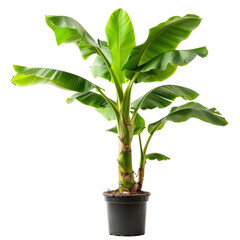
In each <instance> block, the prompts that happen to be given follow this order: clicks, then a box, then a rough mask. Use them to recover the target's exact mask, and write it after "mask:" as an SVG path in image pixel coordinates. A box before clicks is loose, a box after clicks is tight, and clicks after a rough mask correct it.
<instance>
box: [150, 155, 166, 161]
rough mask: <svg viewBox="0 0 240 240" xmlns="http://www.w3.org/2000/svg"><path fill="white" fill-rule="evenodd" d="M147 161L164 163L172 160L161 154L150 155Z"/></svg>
mask: <svg viewBox="0 0 240 240" xmlns="http://www.w3.org/2000/svg"><path fill="white" fill-rule="evenodd" d="M146 159H148V160H158V161H162V160H169V159H170V158H169V157H167V156H165V155H163V154H160V153H149V154H147V155H146Z"/></svg>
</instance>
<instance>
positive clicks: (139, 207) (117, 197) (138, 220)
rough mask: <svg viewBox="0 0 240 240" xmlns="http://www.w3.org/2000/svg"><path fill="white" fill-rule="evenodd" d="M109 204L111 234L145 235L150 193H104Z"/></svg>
mask: <svg viewBox="0 0 240 240" xmlns="http://www.w3.org/2000/svg"><path fill="white" fill-rule="evenodd" d="M103 195H104V198H105V200H106V202H107V213H108V226H109V234H110V235H115V236H139V235H144V234H145V219H146V207H147V201H148V199H149V195H150V193H148V192H143V193H141V194H131V195H123V194H111V193H107V192H105V193H103Z"/></svg>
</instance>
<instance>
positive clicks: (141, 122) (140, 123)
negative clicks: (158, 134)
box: [107, 114, 145, 135]
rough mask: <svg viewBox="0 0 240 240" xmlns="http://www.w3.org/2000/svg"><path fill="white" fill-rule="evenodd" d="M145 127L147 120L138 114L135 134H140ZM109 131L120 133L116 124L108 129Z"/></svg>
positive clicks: (134, 125) (134, 126) (134, 124)
mask: <svg viewBox="0 0 240 240" xmlns="http://www.w3.org/2000/svg"><path fill="white" fill-rule="evenodd" d="M144 128H145V120H144V119H143V118H142V117H141V116H140V114H137V115H136V117H135V120H134V123H133V135H138V134H140V133H141V132H142V131H143V130H144ZM107 131H108V132H113V133H116V134H117V133H118V131H117V126H114V127H112V128H110V129H108V130H107Z"/></svg>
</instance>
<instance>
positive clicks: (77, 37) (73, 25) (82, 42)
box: [46, 16, 123, 100]
mask: <svg viewBox="0 0 240 240" xmlns="http://www.w3.org/2000/svg"><path fill="white" fill-rule="evenodd" d="M46 22H47V24H48V26H49V27H50V28H51V29H52V30H53V31H54V32H55V36H56V39H57V43H58V44H61V43H76V44H77V45H78V47H79V49H80V50H81V53H82V56H83V58H84V59H87V58H88V57H89V56H90V55H92V54H95V53H96V54H98V55H99V56H101V58H102V59H103V61H104V62H105V65H106V66H107V68H108V70H109V72H110V73H111V77H112V78H113V79H112V81H113V82H114V84H115V86H116V89H117V94H118V98H119V99H120V100H122V96H123V92H122V87H121V85H120V83H119V81H118V79H117V78H116V76H115V74H114V72H113V71H112V69H111V62H112V56H111V51H110V49H109V48H108V47H107V44H106V42H104V41H100V40H99V41H98V43H96V42H95V41H94V39H93V38H92V37H91V36H90V35H89V33H88V32H87V31H86V30H85V29H84V28H83V26H82V25H81V24H80V23H78V22H77V21H75V20H74V19H72V18H70V17H65V16H46Z"/></svg>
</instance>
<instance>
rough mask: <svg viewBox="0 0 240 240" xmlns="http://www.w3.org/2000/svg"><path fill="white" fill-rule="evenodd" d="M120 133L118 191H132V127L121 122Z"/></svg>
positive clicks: (127, 123)
mask: <svg viewBox="0 0 240 240" xmlns="http://www.w3.org/2000/svg"><path fill="white" fill-rule="evenodd" d="M122 124H123V126H122V129H123V130H122V133H121V134H119V156H118V167H119V191H120V193H122V192H123V190H127V191H132V190H133V187H134V183H135V182H134V173H133V169H132V149H131V141H132V127H131V124H130V123H129V122H125V121H124V120H123V121H122Z"/></svg>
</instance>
